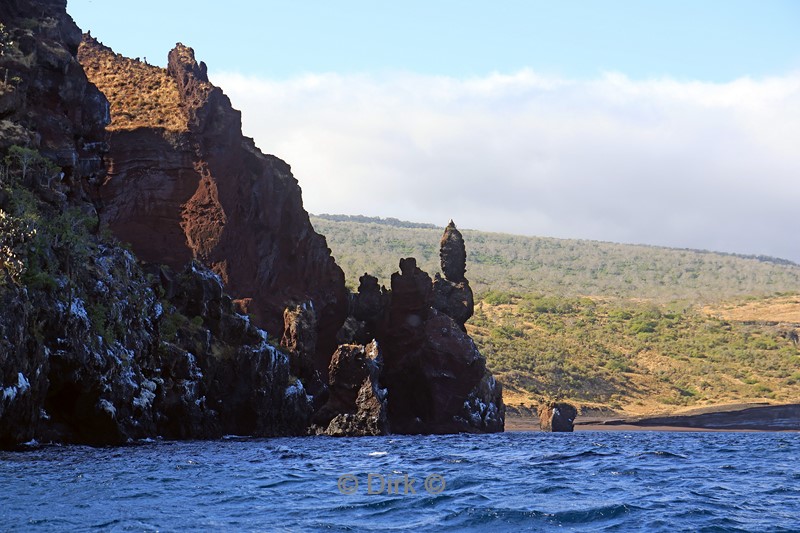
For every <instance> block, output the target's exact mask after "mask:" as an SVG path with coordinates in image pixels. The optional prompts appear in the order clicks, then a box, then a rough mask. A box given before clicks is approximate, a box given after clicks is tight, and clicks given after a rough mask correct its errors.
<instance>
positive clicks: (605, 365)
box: [311, 216, 800, 414]
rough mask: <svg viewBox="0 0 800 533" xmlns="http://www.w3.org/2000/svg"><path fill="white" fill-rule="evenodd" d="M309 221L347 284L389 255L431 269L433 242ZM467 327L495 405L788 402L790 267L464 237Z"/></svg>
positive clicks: (796, 373) (614, 247)
mask: <svg viewBox="0 0 800 533" xmlns="http://www.w3.org/2000/svg"><path fill="white" fill-rule="evenodd" d="M338 218H339V220H331V219H329V218H321V217H313V216H312V218H311V221H312V224H314V227H315V228H316V229H317V231H320V232H321V233H323V234H324V235H326V237H327V239H328V244H329V245H330V247H331V249H332V252H333V255H334V256H335V257H336V259H337V262H338V263H339V264H341V265H342V267H343V269H344V270H345V275H346V277H347V280H348V284H354V283H355V279H357V277H358V276H359V275H361V274H363V273H364V272H370V273H372V274H375V275H377V276H378V277H379V278H384V279H385V276H386V275H387V273H389V272H392V271H393V270H394V269H395V268H396V265H394V264H393V261H392V260H391V259H390V258H392V257H396V256H397V255H398V254H400V255H403V256H414V257H417V259H418V260H419V262H420V263H421V264H422V265H423V266H427V265H429V264H435V262H436V261H437V259H438V257H437V255H436V251H437V236H438V233H439V230H437V229H429V228H420V227H413V226H411V225H407V224H403V223H402V222H400V221H383V220H371V221H365V220H363V219H361V220H358V219H356V220H353V219H346V218H344V217H338ZM462 233H463V234H464V240H465V242H466V248H467V268H468V271H469V275H470V281H471V283H472V280H475V281H474V283H473V286H474V287H475V289H476V294H478V297H477V299H476V312H475V316H474V317H473V318H472V319H471V320H470V322H469V323H468V324H467V327H468V331H469V333H470V335H471V336H472V337H473V338H474V339H475V342H476V344H477V345H478V347H479V349H480V350H481V353H483V354H484V355H485V356H486V358H487V364H488V366H489V367H490V368H491V369H492V371H493V372H494V373H495V375H497V376H498V379H499V380H500V381H501V382H502V383H503V385H504V387H505V399H506V403H507V404H509V405H511V406H514V405H517V406H519V405H528V404H533V403H535V402H536V401H538V400H539V399H540V398H543V397H545V398H548V397H558V398H565V399H569V400H572V401H574V402H576V403H579V404H581V405H584V406H598V407H609V408H612V409H616V410H621V411H625V412H629V413H636V414H644V413H655V412H665V411H674V410H677V409H680V408H683V407H690V406H701V405H719V404H724V403H731V402H756V401H757V402H773V403H791V402H798V401H800V351H799V350H798V341H797V330H798V328H800V318H799V317H800V297H798V296H797V293H798V292H800V266H798V265H795V264H792V263H789V262H785V261H781V260H772V259H767V258H754V257H750V258H748V257H740V256H734V255H728V254H719V253H712V252H703V251H692V250H675V249H667V248H657V247H651V246H635V245H624V244H612V243H603V242H592V241H575V240H561V239H550V238H540V237H520V236H513V235H503V234H494V233H485V232H479V231H472V230H464V231H463V232H462Z"/></svg>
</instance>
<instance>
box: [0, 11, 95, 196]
mask: <svg viewBox="0 0 800 533" xmlns="http://www.w3.org/2000/svg"><path fill="white" fill-rule="evenodd" d="M65 5H66V4H65V2H64V1H60V0H3V2H2V3H0V20H1V21H2V22H3V24H4V25H5V26H6V31H8V32H9V35H10V40H11V41H13V42H14V43H16V44H15V46H13V47H12V48H11V49H9V50H6V52H5V53H4V54H2V55H0V72H2V74H3V77H2V79H0V132H2V134H0V150H5V149H7V148H9V147H10V146H12V145H15V144H16V145H20V146H26V147H29V148H34V149H37V150H39V152H41V154H42V155H44V156H45V157H47V158H49V159H51V160H53V161H54V162H55V163H56V164H57V165H58V166H60V167H62V170H63V171H64V173H65V180H67V181H68V182H69V183H70V184H72V185H74V186H75V187H74V189H73V190H72V193H73V194H74V195H76V196H77V197H79V198H81V199H88V189H89V183H88V182H89V180H97V179H100V178H102V177H103V176H104V175H105V172H106V171H105V166H104V165H103V154H104V152H105V151H107V149H108V146H107V145H106V144H105V142H104V141H105V138H104V137H105V130H104V128H105V126H106V125H107V124H108V123H109V120H110V118H109V105H108V101H107V100H106V98H105V97H104V96H103V94H102V93H101V92H100V91H98V90H97V87H95V86H94V85H93V84H91V83H89V81H88V79H87V77H86V74H85V73H84V71H83V68H82V67H81V65H80V64H79V63H78V61H77V58H76V54H77V50H78V45H79V43H80V40H81V31H80V29H79V28H78V27H77V26H76V25H75V22H74V21H73V20H72V18H71V17H70V16H69V15H67V13H66V10H65ZM3 80H5V81H8V82H9V83H5V82H4V81H3Z"/></svg>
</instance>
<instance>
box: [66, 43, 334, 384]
mask: <svg viewBox="0 0 800 533" xmlns="http://www.w3.org/2000/svg"><path fill="white" fill-rule="evenodd" d="M78 57H79V59H80V61H81V63H82V64H83V66H84V68H85V69H86V72H87V74H88V75H89V78H90V79H91V80H92V82H94V83H95V84H97V86H98V87H99V88H100V89H101V90H102V91H103V92H104V93H105V94H106V96H107V97H108V98H109V101H110V102H111V117H112V121H111V124H110V125H109V128H108V130H109V137H108V145H109V153H108V154H107V155H106V160H107V161H108V178H107V179H106V180H105V182H104V184H103V186H102V187H101V188H100V190H99V194H100V196H101V200H102V210H101V215H102V219H103V221H105V222H107V223H108V224H109V225H110V227H111V229H112V230H113V231H114V233H115V234H116V235H118V236H119V238H120V239H122V240H123V241H126V242H129V243H131V246H132V247H133V250H134V251H135V252H136V254H137V255H138V256H139V257H141V258H142V259H144V260H146V261H151V262H159V263H165V264H167V265H169V266H171V267H173V268H180V267H181V266H182V265H184V264H185V263H186V262H187V261H188V260H190V259H197V260H199V261H201V262H202V263H203V264H205V265H207V266H208V267H209V268H211V269H212V270H213V271H214V272H216V273H217V274H218V275H219V276H220V277H221V279H222V280H223V282H224V283H225V287H226V290H227V291H228V292H229V293H230V294H231V295H232V296H233V297H234V298H235V299H236V300H237V303H238V304H239V305H240V308H241V309H242V311H243V312H246V313H248V314H250V315H251V316H252V317H253V318H254V320H255V323H256V324H257V325H259V326H260V327H264V328H266V330H267V331H268V332H269V333H270V335H272V336H273V337H274V338H277V339H279V338H281V334H282V330H283V326H284V321H283V312H284V309H285V308H286V307H287V306H288V305H292V304H300V303H308V305H310V306H312V307H313V308H314V309H315V312H316V313H315V314H316V319H317V329H318V335H317V345H316V354H315V356H314V358H313V359H314V368H315V370H316V371H317V372H319V373H320V374H321V376H322V378H323V379H324V377H325V375H326V374H327V371H328V362H329V361H330V357H331V354H332V353H333V351H334V349H335V347H336V344H335V334H336V331H337V330H338V329H339V327H340V326H341V324H342V322H343V321H344V319H345V316H346V314H347V301H348V299H347V292H346V290H345V287H344V274H343V273H342V271H341V269H340V268H339V267H338V266H337V265H336V263H335V261H334V259H333V258H332V257H331V255H330V250H329V249H328V247H327V244H326V242H325V239H324V237H322V236H320V235H318V234H317V233H316V232H314V229H313V228H312V226H311V224H310V222H309V220H308V214H307V213H306V211H305V210H304V209H303V205H302V198H301V192H300V187H299V186H298V184H297V180H295V178H294V177H293V176H292V174H291V169H290V168H289V165H287V164H286V163H284V162H283V161H281V160H280V159H278V158H276V157H274V156H270V155H264V154H262V153H261V152H260V151H259V150H258V148H256V146H255V144H254V143H253V141H252V139H249V138H246V137H244V136H243V135H242V131H241V115H240V113H239V111H236V110H235V109H233V107H232V106H231V103H230V101H229V100H228V98H227V97H226V96H225V95H224V94H223V92H222V91H221V90H220V89H219V88H218V87H215V86H214V85H212V84H211V83H210V82H209V80H208V76H207V74H206V67H205V64H203V63H198V62H197V61H196V60H195V57H194V52H193V51H192V49H191V48H188V47H185V46H183V45H181V44H178V45H177V46H176V47H175V49H173V50H172V51H171V52H170V53H169V59H168V67H167V69H166V70H164V69H160V68H157V67H153V66H150V65H147V64H146V63H143V62H140V61H137V60H133V59H128V58H125V57H122V56H120V55H118V54H115V53H114V52H113V51H112V50H110V49H109V48H107V47H105V46H103V45H102V44H100V43H99V42H98V41H97V40H95V39H93V38H91V37H89V36H86V38H84V40H83V43H82V44H81V47H80V52H79V55H78Z"/></svg>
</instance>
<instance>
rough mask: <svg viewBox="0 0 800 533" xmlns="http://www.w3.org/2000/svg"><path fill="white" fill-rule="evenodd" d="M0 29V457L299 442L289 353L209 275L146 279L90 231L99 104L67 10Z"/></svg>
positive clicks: (11, 12) (24, 17) (20, 6)
mask: <svg viewBox="0 0 800 533" xmlns="http://www.w3.org/2000/svg"><path fill="white" fill-rule="evenodd" d="M0 20H1V21H2V28H0V32H1V33H0V38H2V43H1V44H2V47H1V48H0V52H1V55H0V76H2V78H1V79H2V80H3V81H2V82H0V121H1V122H0V127H1V128H2V129H0V152H2V155H3V156H4V157H3V158H2V159H0V448H10V447H14V446H17V445H19V444H20V443H23V442H27V441H31V440H32V439H36V440H39V441H54V442H80V443H90V444H120V443H125V442H128V441H129V440H130V439H137V438H145V437H155V436H159V435H160V436H164V437H166V438H209V437H219V436H222V435H224V434H226V433H235V434H250V435H287V434H303V433H305V431H306V428H307V426H308V420H309V417H310V415H311V411H310V408H311V405H310V402H309V400H308V397H307V396H306V393H305V391H304V389H303V386H302V384H301V383H300V382H299V381H298V380H297V379H296V378H293V377H291V376H290V373H289V359H288V355H286V354H285V353H283V352H282V351H280V350H278V349H276V348H275V347H274V346H271V345H270V344H269V342H268V340H267V335H266V333H265V332H264V331H263V330H261V329H259V328H257V327H256V326H255V325H253V324H251V323H250V321H249V319H248V317H246V316H242V315H240V314H238V313H236V312H235V308H234V303H233V301H232V300H231V298H230V297H227V296H226V295H225V294H224V293H223V284H222V280H221V279H220V278H219V277H218V276H217V275H216V274H214V273H212V272H210V271H208V270H206V269H205V268H204V267H203V266H202V265H200V264H195V263H190V264H189V266H188V267H186V268H185V269H184V265H183V264H181V265H180V268H179V272H180V273H178V274H175V273H174V272H173V271H171V270H170V269H169V268H168V267H166V266H165V267H158V266H151V267H148V269H149V272H145V271H144V270H143V268H142V266H141V265H140V263H139V262H138V261H137V260H136V258H135V257H134V255H133V254H131V253H130V252H129V251H127V250H126V249H124V248H123V247H122V246H120V244H119V242H118V241H116V239H114V238H113V237H111V236H109V235H106V234H104V232H103V231H100V229H101V227H100V225H99V224H98V218H97V217H98V210H99V211H101V212H102V203H101V200H102V199H101V197H100V196H99V194H98V188H99V187H100V184H101V183H102V179H103V177H104V175H105V167H104V165H103V161H102V156H103V153H104V152H105V151H106V149H107V146H106V144H105V142H104V141H105V134H106V133H105V129H104V128H105V126H106V125H107V124H108V122H109V104H108V101H107V100H106V99H105V97H104V96H103V95H102V94H101V93H100V92H99V91H98V90H97V88H96V87H95V86H94V85H92V84H91V83H90V82H89V81H88V80H87V78H86V75H85V74H84V71H83V69H82V67H81V66H80V64H79V63H78V62H77V59H76V54H77V51H78V45H79V42H80V37H81V32H80V30H79V29H78V28H77V27H76V26H75V24H74V22H73V21H72V19H71V18H70V17H69V16H68V15H67V14H66V12H65V2H63V1H56V0H52V1H32V0H31V1H28V0H9V1H4V2H3V3H2V4H0ZM168 155H169V152H164V153H163V154H162V156H165V157H166V156H168Z"/></svg>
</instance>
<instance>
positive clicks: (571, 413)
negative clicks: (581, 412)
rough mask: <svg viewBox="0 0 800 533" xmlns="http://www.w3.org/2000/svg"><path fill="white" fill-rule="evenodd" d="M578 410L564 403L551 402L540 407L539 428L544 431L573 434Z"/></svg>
mask: <svg viewBox="0 0 800 533" xmlns="http://www.w3.org/2000/svg"><path fill="white" fill-rule="evenodd" d="M577 416H578V410H577V409H576V408H575V406H573V405H570V404H568V403H564V402H549V403H546V404H543V405H540V406H539V427H540V428H541V429H542V431H552V432H571V431H572V430H573V428H574V423H575V418H576V417H577Z"/></svg>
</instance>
